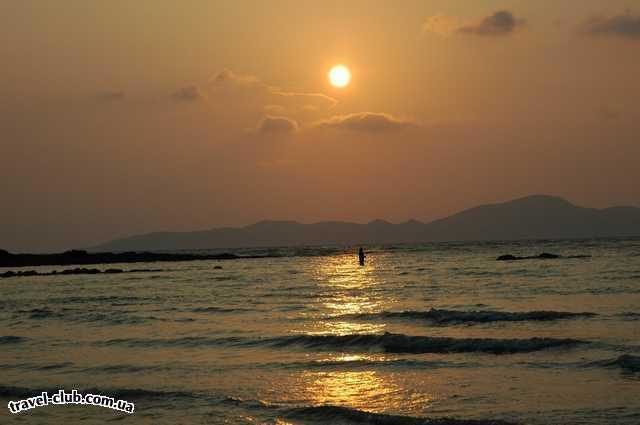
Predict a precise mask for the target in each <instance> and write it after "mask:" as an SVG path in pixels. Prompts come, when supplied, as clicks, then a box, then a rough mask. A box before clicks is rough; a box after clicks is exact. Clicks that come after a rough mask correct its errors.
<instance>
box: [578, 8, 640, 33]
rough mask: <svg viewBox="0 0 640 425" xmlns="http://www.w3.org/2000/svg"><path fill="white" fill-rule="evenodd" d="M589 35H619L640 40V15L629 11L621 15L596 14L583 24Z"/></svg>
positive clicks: (583, 29)
mask: <svg viewBox="0 0 640 425" xmlns="http://www.w3.org/2000/svg"><path fill="white" fill-rule="evenodd" d="M582 31H583V32H584V33H586V34H589V35H602V36H618V37H625V38H632V39H636V40H640V15H633V14H632V13H631V12H630V11H627V12H625V13H623V14H621V15H614V16H595V17H593V18H591V19H589V20H588V21H587V22H585V24H584V25H583V28H582Z"/></svg>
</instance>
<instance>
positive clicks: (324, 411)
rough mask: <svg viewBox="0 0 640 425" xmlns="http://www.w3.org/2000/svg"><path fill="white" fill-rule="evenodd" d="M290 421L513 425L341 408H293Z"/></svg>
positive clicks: (288, 413) (384, 424)
mask: <svg viewBox="0 0 640 425" xmlns="http://www.w3.org/2000/svg"><path fill="white" fill-rule="evenodd" d="M285 416H286V417H287V418H289V419H297V420H307V421H313V422H319V423H341V424H344V423H347V424H350V423H351V424H363V425H369V424H370V425H512V424H513V423H512V422H505V421H500V420H473V419H451V418H437V419H428V418H418V417H413V416H399V415H385V414H381V413H370V412H365V411H362V410H357V409H351V408H348V407H340V406H310V407H299V408H292V409H289V411H288V412H286V414H285Z"/></svg>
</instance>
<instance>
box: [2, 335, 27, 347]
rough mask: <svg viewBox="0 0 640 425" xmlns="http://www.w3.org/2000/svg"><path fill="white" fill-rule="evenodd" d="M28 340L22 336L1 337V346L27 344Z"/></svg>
mask: <svg viewBox="0 0 640 425" xmlns="http://www.w3.org/2000/svg"><path fill="white" fill-rule="evenodd" d="M26 340H27V338H25V337H22V336H15V335H6V336H0V345H4V344H18V343H20V342H25V341H26Z"/></svg>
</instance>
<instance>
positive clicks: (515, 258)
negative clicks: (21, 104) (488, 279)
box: [496, 252, 591, 261]
mask: <svg viewBox="0 0 640 425" xmlns="http://www.w3.org/2000/svg"><path fill="white" fill-rule="evenodd" d="M590 257H591V256H590V255H571V256H568V257H563V256H562V255H558V254H550V253H548V252H543V253H542V254H539V255H531V256H527V257H518V256H516V255H511V254H505V255H501V256H499V257H498V258H496V261H518V260H556V259H558V258H590Z"/></svg>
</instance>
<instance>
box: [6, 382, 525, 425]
mask: <svg viewBox="0 0 640 425" xmlns="http://www.w3.org/2000/svg"><path fill="white" fill-rule="evenodd" d="M72 389H76V390H78V392H80V393H82V394H88V393H92V394H104V395H107V396H110V397H114V398H116V399H125V400H136V401H138V400H158V399H162V400H170V401H171V402H174V403H175V402H176V401H177V400H185V401H189V400H196V399H198V400H200V399H202V400H206V401H208V402H210V403H212V404H225V405H232V406H235V407H242V408H245V409H251V410H253V409H260V410H270V411H271V412H272V413H271V414H273V415H275V416H277V417H284V418H287V419H292V420H297V421H305V422H320V423H342V424H361V425H369V424H370V425H515V424H514V423H512V422H505V421H502V420H474V419H452V418H433V419H432V418H420V417H412V416H401V415H388V414H381V413H370V412H366V411H363V410H357V409H353V408H348V407H341V406H331V405H320V406H301V407H288V406H282V405H275V404H269V403H266V402H263V401H260V400H245V399H242V398H237V397H232V396H223V395H222V396H221V395H215V394H209V393H204V392H192V391H159V390H150V389H140V388H67V389H66V391H71V390H72ZM58 390H59V388H26V387H16V386H0V398H3V399H19V398H27V397H32V396H34V395H37V394H40V393H42V392H48V393H50V394H51V393H55V392H57V391H58Z"/></svg>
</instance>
